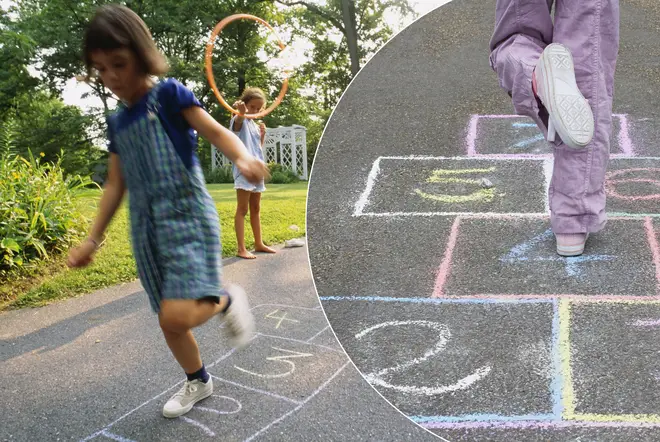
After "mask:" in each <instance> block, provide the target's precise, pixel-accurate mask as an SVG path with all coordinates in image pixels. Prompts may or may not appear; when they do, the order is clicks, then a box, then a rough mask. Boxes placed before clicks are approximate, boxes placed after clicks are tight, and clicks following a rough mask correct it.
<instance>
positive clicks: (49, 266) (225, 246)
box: [0, 182, 307, 311]
mask: <svg viewBox="0 0 660 442" xmlns="http://www.w3.org/2000/svg"><path fill="white" fill-rule="evenodd" d="M208 188H209V192H210V193H211V196H212V197H213V199H214V200H215V202H216V207H217V209H218V213H219V215H220V222H221V229H222V253H223V257H225V258H227V257H231V256H234V255H235V254H236V235H235V233H234V213H235V211H236V192H235V190H234V188H233V184H210V185H209V186H208ZM267 189H268V190H266V192H265V193H264V194H263V196H262V200H261V229H262V235H263V237H264V242H265V243H266V244H269V245H273V244H279V243H282V242H284V241H286V240H288V239H292V238H297V237H300V236H304V234H305V205H306V197H307V182H300V183H295V184H280V185H278V184H268V185H267ZM100 195H101V192H100V191H88V192H86V193H85V194H82V195H81V196H80V197H79V201H80V204H81V205H82V208H83V210H84V211H85V214H86V215H87V216H88V217H90V218H91V219H93V218H94V216H95V213H96V204H97V202H98V200H99V197H100ZM291 225H296V226H298V227H299V228H300V230H298V231H294V230H291V229H290V228H289V226H291ZM245 236H246V238H245V240H246V245H247V247H248V249H251V248H252V247H253V245H254V238H253V237H252V229H251V227H250V223H249V217H248V219H246V226H245ZM65 260H66V256H59V257H57V258H55V259H53V260H52V262H49V263H45V264H44V265H42V266H40V268H39V269H38V270H37V271H36V272H34V273H33V274H32V275H30V276H29V277H26V278H22V279H20V280H18V281H16V280H14V281H10V282H8V283H6V284H3V285H0V311H2V310H8V309H15V308H22V307H34V306H39V305H44V304H47V303H49V302H52V301H55V300H58V299H64V298H70V297H74V296H79V295H84V294H87V293H90V292H92V291H94V290H98V289H101V288H104V287H108V286H112V285H114V284H118V283H121V282H128V281H133V280H135V279H136V278H137V270H136V268H135V260H134V259H133V256H132V251H131V244H130V241H129V221H128V211H127V210H126V203H124V205H123V206H122V208H121V209H120V210H119V211H118V212H117V214H116V215H115V218H114V220H113V222H112V224H111V225H110V227H109V228H108V231H107V240H106V243H105V245H104V246H103V247H102V248H101V249H100V250H99V251H98V253H97V254H96V257H95V261H94V262H93V263H92V264H91V265H90V266H89V267H87V268H84V269H79V270H71V269H68V268H67V267H66V265H65Z"/></svg>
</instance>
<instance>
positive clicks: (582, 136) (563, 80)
mask: <svg viewBox="0 0 660 442" xmlns="http://www.w3.org/2000/svg"><path fill="white" fill-rule="evenodd" d="M539 67H540V74H541V81H540V82H539V83H540V87H541V89H542V91H541V92H542V95H543V97H544V100H542V101H543V104H544V105H545V106H546V108H547V110H548V113H549V115H550V116H549V118H550V119H552V123H553V126H554V128H555V130H556V132H557V133H558V134H559V136H560V137H561V139H562V141H563V142H564V144H566V145H567V146H569V147H571V148H573V149H582V148H584V147H586V146H587V145H588V144H589V143H590V142H591V140H592V138H593V133H594V117H593V112H592V110H591V106H589V102H588V101H587V100H586V99H585V98H584V96H583V95H582V93H581V92H580V89H579V88H578V87H577V83H576V81H575V68H574V65H573V56H572V55H571V53H570V52H569V51H568V50H567V49H566V48H565V47H564V46H562V45H560V44H556V43H553V44H551V45H549V46H548V47H547V48H546V49H545V50H544V51H543V54H542V55H541V63H539Z"/></svg>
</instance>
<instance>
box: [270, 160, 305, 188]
mask: <svg viewBox="0 0 660 442" xmlns="http://www.w3.org/2000/svg"><path fill="white" fill-rule="evenodd" d="M268 169H269V170H270V177H271V178H270V182H271V183H273V184H291V183H297V182H298V181H300V178H298V175H297V174H296V173H295V172H294V171H293V170H291V169H285V168H284V167H282V165H281V164H278V163H268Z"/></svg>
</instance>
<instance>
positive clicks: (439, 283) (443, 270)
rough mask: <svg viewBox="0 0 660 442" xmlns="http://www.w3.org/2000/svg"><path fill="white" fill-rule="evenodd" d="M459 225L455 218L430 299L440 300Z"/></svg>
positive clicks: (459, 220) (459, 221) (459, 218)
mask: <svg viewBox="0 0 660 442" xmlns="http://www.w3.org/2000/svg"><path fill="white" fill-rule="evenodd" d="M460 223H461V217H460V216H457V217H456V219H455V220H454V224H452V226H451V232H450V233H449V240H448V241H447V248H446V249H445V256H444V257H443V258H442V263H441V264H440V269H439V270H438V276H437V277H436V279H435V287H434V289H433V295H431V298H442V296H443V293H442V291H443V289H444V286H445V283H446V282H447V278H448V277H449V270H450V268H451V262H452V255H453V254H454V247H456V240H457V239H458V228H459V225H460Z"/></svg>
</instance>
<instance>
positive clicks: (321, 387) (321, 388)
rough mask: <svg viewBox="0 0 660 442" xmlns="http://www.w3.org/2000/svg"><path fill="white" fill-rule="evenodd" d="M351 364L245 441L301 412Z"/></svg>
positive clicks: (345, 365) (347, 363)
mask: <svg viewBox="0 0 660 442" xmlns="http://www.w3.org/2000/svg"><path fill="white" fill-rule="evenodd" d="M350 363H351V362H350V361H348V362H346V363H344V365H342V366H341V368H340V369H339V370H337V371H336V372H335V373H334V374H333V375H332V376H330V378H328V379H327V380H326V381H325V382H324V383H323V384H321V386H320V387H319V388H317V389H316V390H314V392H313V393H312V394H311V395H309V396H307V397H306V398H305V399H304V400H303V401H302V402H301V403H300V405H298V406H297V407H296V408H294V409H293V410H290V411H289V412H287V413H286V414H284V415H282V416H280V417H279V418H277V419H276V420H274V421H273V422H271V423H270V424H268V425H266V426H265V427H263V428H262V429H261V430H259V431H257V432H256V433H254V434H253V435H252V436H250V437H248V438H247V439H245V441H244V442H250V441H251V440H254V439H255V438H256V437H257V436H259V435H260V434H263V433H265V432H266V431H268V430H269V429H270V428H271V427H272V426H274V425H276V424H278V423H280V422H281V421H283V420H284V419H286V418H287V417H289V416H290V415H292V414H293V413H295V412H296V411H298V410H300V409H301V408H302V407H304V406H305V404H307V402H309V401H310V400H312V399H313V398H314V397H316V395H318V394H319V393H320V392H321V391H323V390H324V389H325V387H327V386H328V385H329V384H330V382H332V381H333V380H334V379H335V378H336V377H337V376H339V374H340V373H341V372H342V371H343V370H344V369H345V368H346V367H347V366H348V365H349V364H350Z"/></svg>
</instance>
